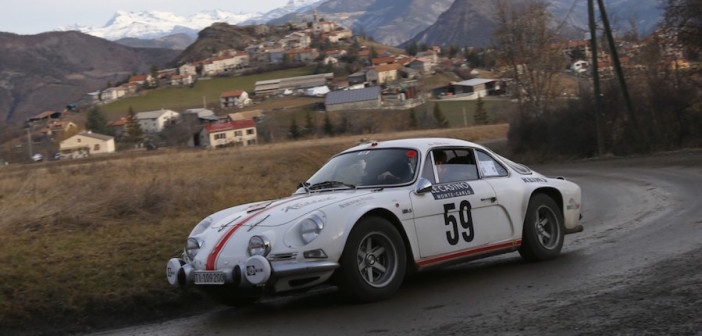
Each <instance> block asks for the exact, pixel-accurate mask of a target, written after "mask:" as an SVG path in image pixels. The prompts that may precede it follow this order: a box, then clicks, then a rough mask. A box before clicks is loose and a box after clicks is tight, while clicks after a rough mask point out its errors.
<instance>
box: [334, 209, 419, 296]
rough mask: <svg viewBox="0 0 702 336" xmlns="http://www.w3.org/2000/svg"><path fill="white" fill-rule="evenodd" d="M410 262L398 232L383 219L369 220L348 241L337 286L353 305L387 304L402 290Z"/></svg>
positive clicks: (352, 233)
mask: <svg viewBox="0 0 702 336" xmlns="http://www.w3.org/2000/svg"><path fill="white" fill-rule="evenodd" d="M406 262H407V257H406V255H405V245H404V242H403V240H402V237H401V236H400V233H399V232H398V231H397V229H395V227H394V226H393V225H392V224H390V222H388V221H387V220H385V219H383V218H379V217H369V218H365V219H362V220H361V221H360V222H358V223H357V224H356V225H355V226H354V228H353V230H352V231H351V233H350V235H349V238H348V240H347V241H346V246H345V247H344V252H343V253H342V256H341V261H340V264H341V266H340V268H339V270H338V278H337V284H338V285H339V288H340V289H341V292H342V293H343V294H344V296H345V297H346V298H348V299H350V300H352V301H356V302H373V301H379V300H384V299H387V298H389V297H390V296H392V295H393V294H394V293H395V292H396V291H397V290H398V289H399V288H400V285H401V284H402V280H403V279H404V277H405V271H406Z"/></svg>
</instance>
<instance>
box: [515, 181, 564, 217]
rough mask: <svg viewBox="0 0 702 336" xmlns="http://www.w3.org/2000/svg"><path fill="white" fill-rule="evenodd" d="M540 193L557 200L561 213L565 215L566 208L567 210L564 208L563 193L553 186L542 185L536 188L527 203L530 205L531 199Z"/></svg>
mask: <svg viewBox="0 0 702 336" xmlns="http://www.w3.org/2000/svg"><path fill="white" fill-rule="evenodd" d="M538 194H543V195H546V196H548V197H550V198H551V199H552V200H553V201H554V202H556V204H557V205H558V209H559V210H560V211H561V215H563V213H564V210H565V209H563V195H562V194H561V192H560V191H559V190H558V189H556V188H553V187H541V188H538V189H535V190H534V191H533V192H532V193H531V195H530V196H529V199H528V200H527V203H526V205H527V206H528V205H529V203H530V202H531V200H532V199H533V198H534V196H536V195H538ZM524 211H526V207H525V208H524Z"/></svg>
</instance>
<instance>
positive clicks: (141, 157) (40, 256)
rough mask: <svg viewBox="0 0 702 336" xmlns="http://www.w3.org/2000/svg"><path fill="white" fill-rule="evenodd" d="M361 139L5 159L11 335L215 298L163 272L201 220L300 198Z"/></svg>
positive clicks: (479, 135)
mask: <svg viewBox="0 0 702 336" xmlns="http://www.w3.org/2000/svg"><path fill="white" fill-rule="evenodd" d="M507 128H508V126H507V125H506V124H501V125H492V126H482V127H474V128H457V129H443V130H426V131H413V132H404V133H383V134H371V135H367V137H370V138H375V139H378V140H383V139H389V138H398V137H417V136H449V137H461V138H465V139H470V140H475V141H478V140H481V139H493V138H501V137H504V136H505V134H506V132H507ZM359 137H360V136H346V137H335V138H322V139H312V140H305V141H298V142H288V143H280V144H275V145H261V146H256V147H251V148H238V149H237V148H232V149H222V150H216V151H202V150H180V151H176V150H159V151H156V152H132V153H121V154H117V155H113V156H108V157H103V158H100V157H94V158H90V159H87V160H76V161H62V162H49V163H42V164H34V165H15V166H8V167H6V168H3V170H2V174H0V239H2V241H3V242H4V243H3V248H2V249H0V260H4V262H2V263H0V274H2V275H3V280H2V282H0V321H2V323H0V334H2V335H8V334H15V333H24V334H41V333H56V334H63V333H65V332H66V330H67V329H66V328H68V329H69V330H73V331H76V330H89V329H91V328H102V327H115V323H116V322H115V320H117V321H131V322H138V321H145V320H153V319H158V318H162V317H174V316H177V314H181V313H183V312H185V311H188V310H190V311H192V307H193V306H194V305H193V304H192V303H193V302H198V303H199V304H198V305H196V306H207V304H208V301H207V300H205V299H203V298H202V296H201V295H200V294H199V293H197V292H194V291H185V292H184V291H181V290H178V289H176V288H172V287H170V286H169V285H168V284H167V282H166V279H165V276H164V273H165V272H164V267H165V262H166V261H167V260H168V259H169V258H171V257H173V256H177V255H179V253H180V251H181V250H182V246H183V243H184V239H185V237H187V234H188V233H189V232H190V230H191V229H192V227H193V226H194V224H196V223H197V222H198V221H199V220H200V219H201V218H203V217H204V216H206V215H208V214H210V213H213V212H215V211H217V210H220V209H223V208H226V207H229V206H232V205H235V204H240V203H244V202H252V201H258V200H263V199H271V198H279V197H284V196H287V195H289V194H290V193H291V192H292V191H293V189H294V187H295V185H297V183H299V182H300V181H302V180H304V179H306V178H307V177H308V176H310V175H311V174H312V173H313V172H314V171H315V170H316V169H318V168H319V167H320V166H321V165H322V163H323V162H324V161H326V160H327V158H328V157H329V156H330V155H332V154H334V153H336V152H338V151H340V150H342V149H345V148H347V147H349V146H352V145H354V144H355V143H356V142H357V141H358V139H359ZM291 153H294V154H293V155H291ZM252 162H256V164H251V163H252ZM263 186H265V187H263ZM187 306H189V307H190V308H186V307H187ZM71 328H72V329H71ZM76 328H79V329H76Z"/></svg>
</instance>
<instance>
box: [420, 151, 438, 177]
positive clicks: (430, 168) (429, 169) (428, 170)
mask: <svg viewBox="0 0 702 336" xmlns="http://www.w3.org/2000/svg"><path fill="white" fill-rule="evenodd" d="M432 162H434V160H433V159H432V155H431V154H427V158H426V160H424V167H423V168H422V177H423V178H425V179H427V180H429V181H430V182H431V184H436V179H435V178H434V165H433V164H432Z"/></svg>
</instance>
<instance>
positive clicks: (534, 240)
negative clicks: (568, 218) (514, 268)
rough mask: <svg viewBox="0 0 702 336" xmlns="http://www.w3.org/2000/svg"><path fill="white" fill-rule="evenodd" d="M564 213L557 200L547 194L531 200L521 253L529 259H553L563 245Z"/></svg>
mask: <svg viewBox="0 0 702 336" xmlns="http://www.w3.org/2000/svg"><path fill="white" fill-rule="evenodd" d="M563 236H564V229H563V214H562V213H561V210H560V208H559V207H558V206H557V205H556V202H555V201H554V200H553V199H552V198H551V197H548V196H547V195H545V194H536V195H534V196H532V198H531V200H530V201H529V207H528V208H527V213H526V216H525V218H524V227H523V231H522V246H521V247H520V248H519V254H521V256H522V258H524V259H525V260H527V261H541V260H548V259H553V258H555V257H556V256H558V255H559V254H560V253H561V248H562V247H563Z"/></svg>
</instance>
